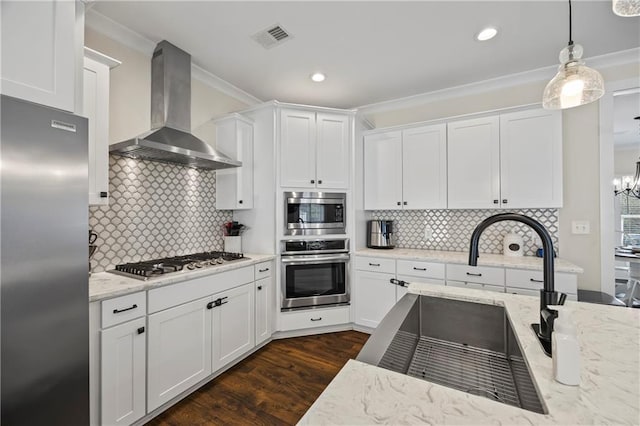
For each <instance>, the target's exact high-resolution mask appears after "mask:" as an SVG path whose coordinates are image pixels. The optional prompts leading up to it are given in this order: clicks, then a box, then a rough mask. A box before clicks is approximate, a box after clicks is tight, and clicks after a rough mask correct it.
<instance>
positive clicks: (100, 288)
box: [89, 253, 275, 302]
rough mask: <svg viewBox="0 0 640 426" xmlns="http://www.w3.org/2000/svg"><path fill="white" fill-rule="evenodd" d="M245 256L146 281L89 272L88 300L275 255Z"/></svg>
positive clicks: (189, 278) (237, 265)
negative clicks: (217, 264)
mask: <svg viewBox="0 0 640 426" xmlns="http://www.w3.org/2000/svg"><path fill="white" fill-rule="evenodd" d="M245 256H246V259H245V260H243V261H237V262H230V263H226V264H224V265H221V266H216V267H212V268H207V269H200V270H194V271H183V272H177V273H173V274H167V275H162V276H159V277H157V278H151V279H149V280H147V281H143V280H137V279H135V278H128V277H125V276H122V275H118V274H112V273H111V272H98V273H95V274H91V276H90V277H89V302H95V301H97V300H102V299H109V298H112V297H116V296H123V295H125V294H129V293H135V292H137V291H144V290H150V289H152V288H156V287H162V286H165V285H169V284H175V283H179V282H181V281H186V280H191V279H194V278H199V277H205V276H207V275H213V274H219V273H220V272H224V271H230V270H232V269H238V268H243V267H245V266H250V265H255V264H257V263H261V262H266V261H268V260H273V259H275V255H273V254H251V253H247V254H245Z"/></svg>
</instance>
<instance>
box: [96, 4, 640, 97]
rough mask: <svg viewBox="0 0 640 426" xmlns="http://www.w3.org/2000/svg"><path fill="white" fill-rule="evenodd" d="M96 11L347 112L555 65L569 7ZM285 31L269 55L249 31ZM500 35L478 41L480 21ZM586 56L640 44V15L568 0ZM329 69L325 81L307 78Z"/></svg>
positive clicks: (199, 59) (226, 70)
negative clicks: (622, 14)
mask: <svg viewBox="0 0 640 426" xmlns="http://www.w3.org/2000/svg"><path fill="white" fill-rule="evenodd" d="M91 7H92V9H93V10H94V11H97V12H99V13H101V14H103V15H105V16H107V17H109V18H111V19H113V20H114V21H116V22H118V23H120V24H122V25H124V26H126V27H128V28H130V29H132V30H134V31H135V32H137V33H139V34H141V35H142V36H144V37H146V38H148V39H150V40H151V41H153V42H158V41H161V40H162V39H166V40H168V41H170V42H171V43H173V44H175V45H177V46H178V47H180V48H182V49H184V50H186V51H188V52H189V53H191V55H192V60H193V62H194V63H196V64H197V65H200V66H201V67H202V68H204V69H206V70H208V71H210V72H211V73H213V74H215V75H217V76H218V77H220V78H222V79H224V80H226V81H228V82H229V83H231V84H233V85H235V86H237V87H239V88H240V89H242V90H244V91H246V92H248V93H250V94H252V95H254V96H256V97H258V98H260V99H261V100H270V99H277V100H279V101H283V102H294V103H303V104H311V105H323V106H331V107H339V108H351V107H357V106H362V105H367V104H371V103H376V102H381V101H385V100H390V99H397V98H401V97H406V96H410V95H415V94H420V93H426V92H431V91H434V90H438V89H443V88H448V87H453V86H458V85H462V84H467V83H472V82H476V81H481V80H486V79H490V78H494V77H498V76H503V75H507V74H512V73H518V72H523V71H528V70H532V69H537V68H542V67H547V66H550V65H554V64H557V61H558V59H557V57H558V53H559V51H560V50H561V49H562V48H563V47H564V46H565V45H566V44H567V41H568V6H567V2H565V1H555V0H553V1H498V2H496V1H491V2H489V1H471V2H461V1H422V2H417V1H414V2H399V1H387V2H380V1H378V2H372V1H356V2H345V1H315V2H311V1H300V2H270V1H259V2H244V1H229V2H205V1H195V2H190V1H161V2H151V1H135V2H129V1H99V2H94V3H91ZM276 23H277V24H280V25H281V26H283V27H284V28H285V29H286V30H287V31H288V32H289V33H291V34H292V35H293V38H292V39H290V40H288V41H286V42H285V43H283V44H281V45H279V46H276V47H273V48H272V49H270V50H265V49H264V48H263V47H261V46H260V45H258V44H257V43H256V42H255V41H253V40H252V39H251V38H250V36H251V35H253V34H255V33H256V32H258V31H261V30H264V29H266V28H268V27H269V26H270V25H272V24H276ZM488 25H491V26H496V27H497V28H499V29H500V33H499V34H498V36H497V37H496V38H495V39H493V40H492V41H489V42H484V43H480V42H477V41H476V40H475V39H474V35H475V34H476V33H477V32H478V31H479V30H480V29H481V28H483V27H485V26H488ZM573 31H574V34H573V39H574V41H575V42H576V43H580V44H582V45H583V46H584V49H585V57H586V59H587V63H588V58H589V57H591V56H599V55H603V54H606V53H610V52H616V51H621V50H626V49H631V48H635V47H638V46H640V18H621V17H618V16H616V15H614V14H613V13H612V11H611V1H610V0H606V1H585V0H583V1H577V0H574V1H573ZM314 71H323V72H325V73H326V75H327V80H326V81H325V82H324V83H320V84H318V83H313V82H311V81H310V80H309V75H310V74H311V73H312V72H314Z"/></svg>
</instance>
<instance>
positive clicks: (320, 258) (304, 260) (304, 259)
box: [282, 254, 349, 264]
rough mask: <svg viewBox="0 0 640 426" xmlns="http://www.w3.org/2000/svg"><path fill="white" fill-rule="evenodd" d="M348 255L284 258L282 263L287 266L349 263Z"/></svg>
mask: <svg viewBox="0 0 640 426" xmlns="http://www.w3.org/2000/svg"><path fill="white" fill-rule="evenodd" d="M348 260H349V255H348V254H337V255H329V256H324V255H310V256H305V255H302V256H286V257H285V256H282V263H285V264H296V263H327V262H335V261H348Z"/></svg>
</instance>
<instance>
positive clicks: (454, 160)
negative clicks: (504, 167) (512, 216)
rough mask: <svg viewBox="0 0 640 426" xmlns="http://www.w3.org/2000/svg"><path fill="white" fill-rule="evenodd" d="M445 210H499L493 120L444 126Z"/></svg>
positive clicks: (495, 125) (497, 154)
mask: <svg viewBox="0 0 640 426" xmlns="http://www.w3.org/2000/svg"><path fill="white" fill-rule="evenodd" d="M447 150H448V154H447V176H448V179H447V182H448V191H447V194H448V195H447V198H448V206H449V208H451V209H489V208H499V207H500V135H499V119H498V117H497V116H494V117H486V118H478V119H473V120H465V121H456V122H453V123H449V124H447Z"/></svg>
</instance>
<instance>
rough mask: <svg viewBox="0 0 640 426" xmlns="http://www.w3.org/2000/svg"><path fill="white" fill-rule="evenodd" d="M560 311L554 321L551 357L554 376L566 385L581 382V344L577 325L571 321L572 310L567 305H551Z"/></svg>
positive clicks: (576, 384)
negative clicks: (579, 343)
mask: <svg viewBox="0 0 640 426" xmlns="http://www.w3.org/2000/svg"><path fill="white" fill-rule="evenodd" d="M549 308H550V309H553V310H557V311H558V318H556V319H555V321H554V323H553V334H552V335H551V357H552V359H553V377H554V379H555V380H556V381H557V382H560V383H562V384H565V385H570V386H578V385H579V384H580V346H579V345H578V336H577V332H576V327H575V325H574V324H573V322H572V321H571V310H570V308H569V307H567V306H564V305H563V306H557V305H549Z"/></svg>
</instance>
